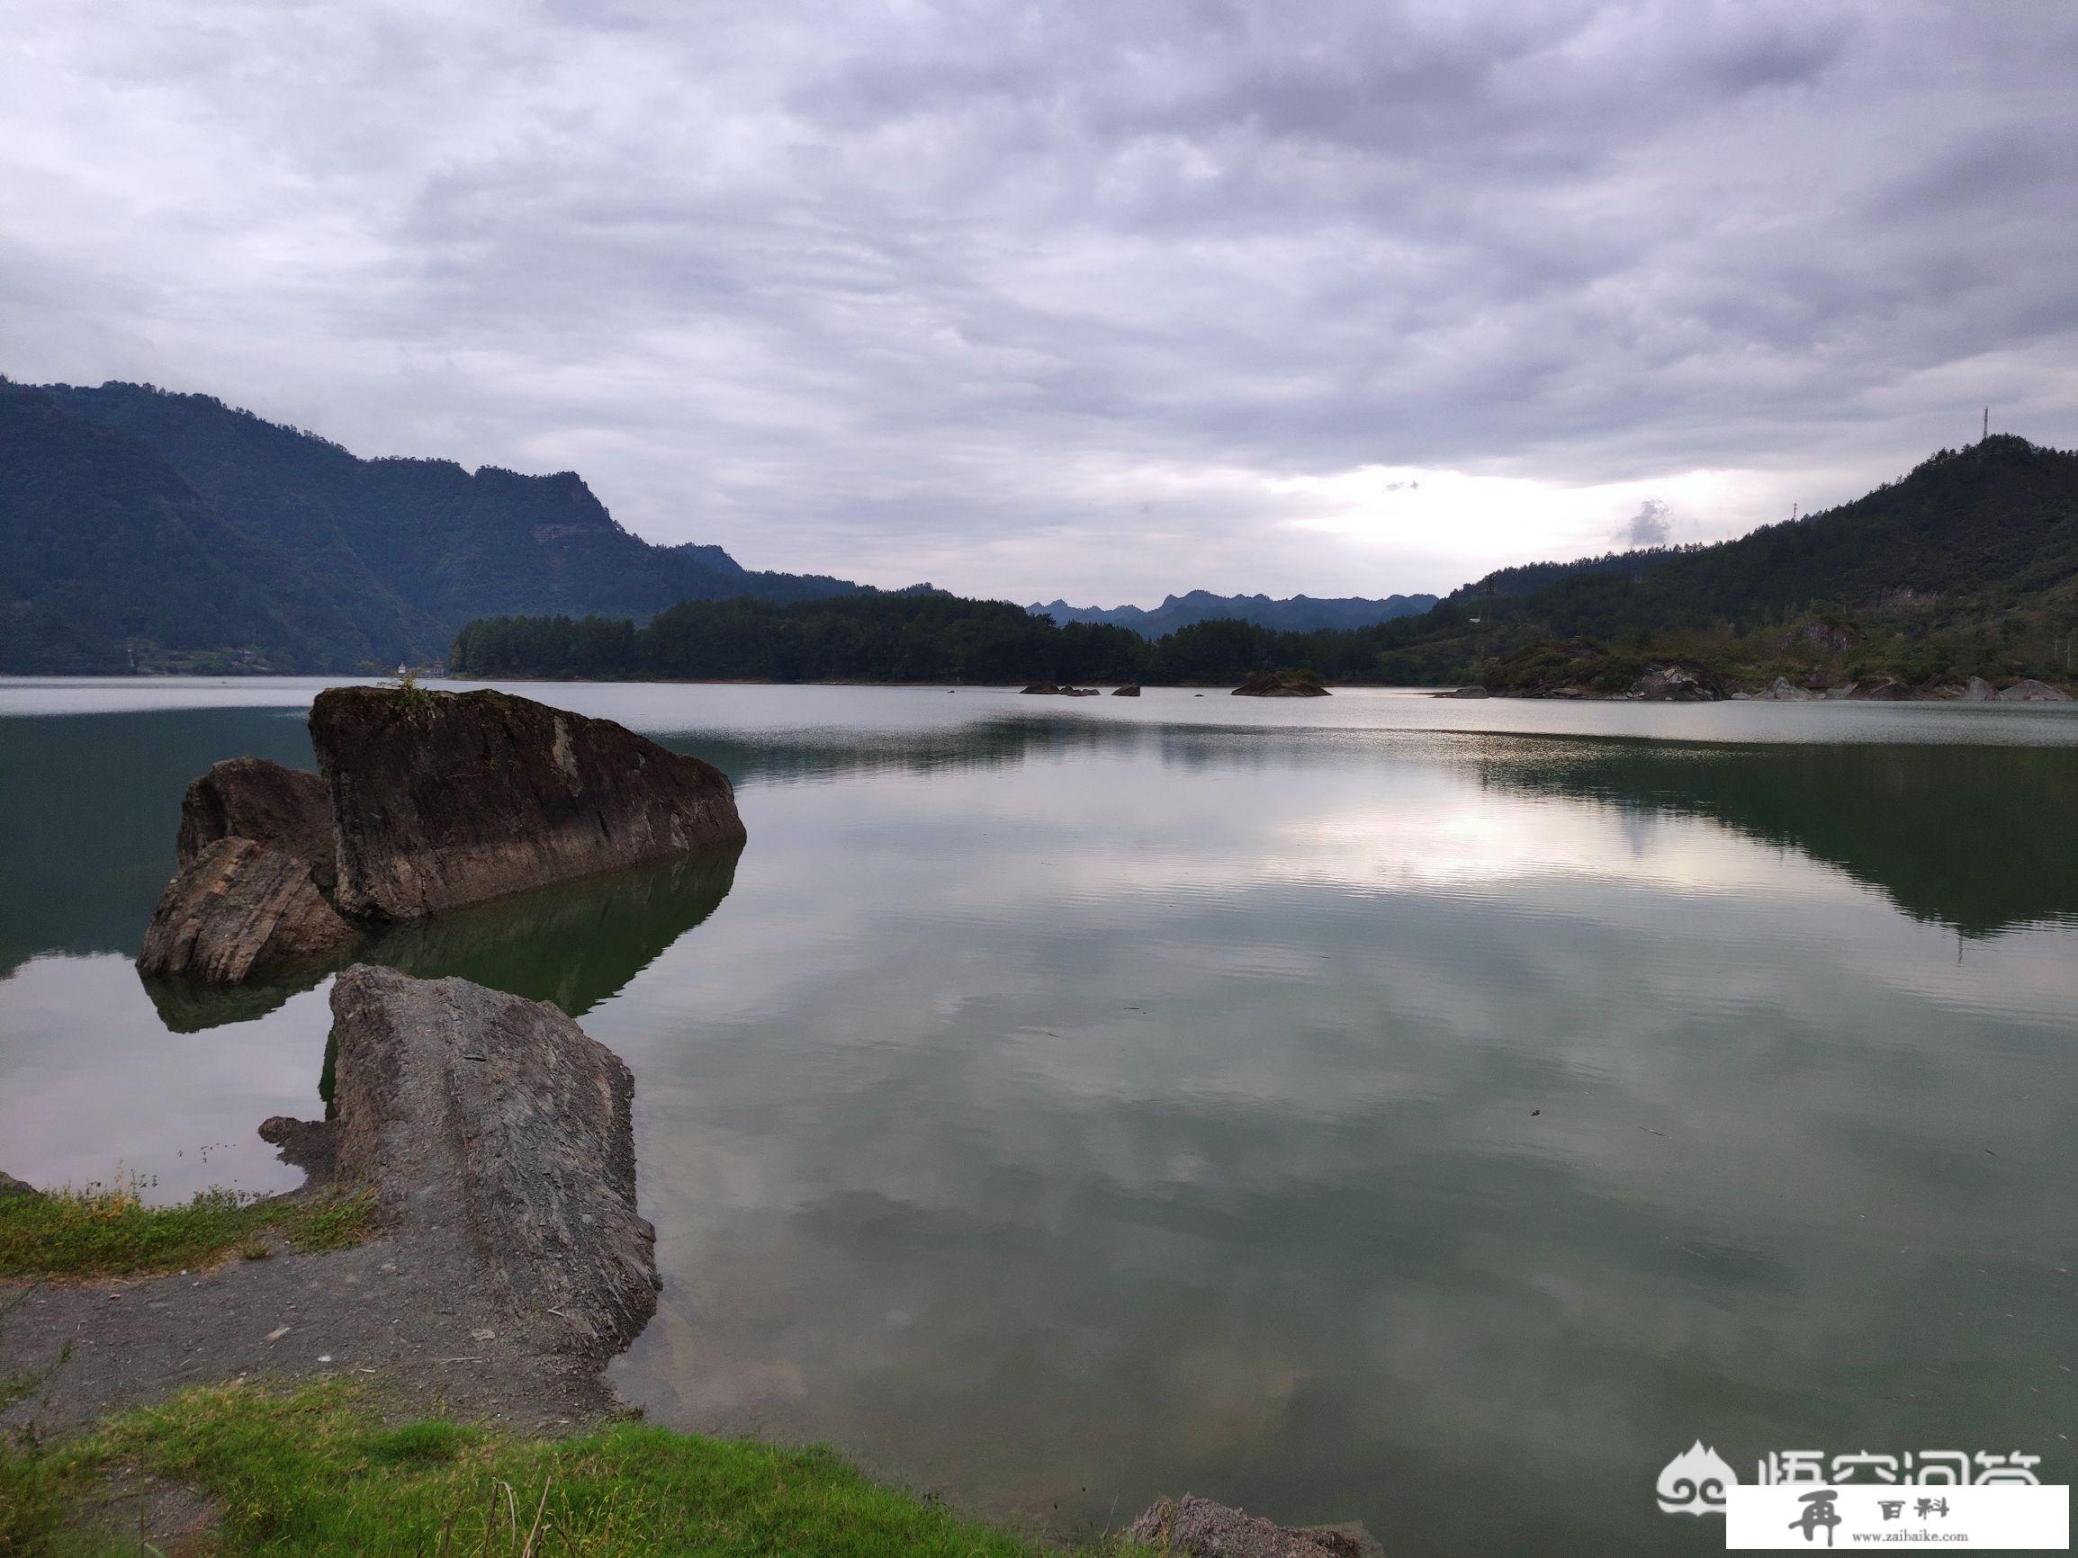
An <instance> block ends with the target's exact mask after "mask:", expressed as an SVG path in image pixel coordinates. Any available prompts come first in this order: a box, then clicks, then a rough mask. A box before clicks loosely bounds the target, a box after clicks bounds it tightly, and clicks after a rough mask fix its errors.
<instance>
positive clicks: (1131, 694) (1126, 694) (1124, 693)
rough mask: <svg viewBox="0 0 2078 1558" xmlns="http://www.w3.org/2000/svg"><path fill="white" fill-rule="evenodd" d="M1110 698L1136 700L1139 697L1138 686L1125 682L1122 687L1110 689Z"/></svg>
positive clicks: (1134, 683) (1137, 684)
mask: <svg viewBox="0 0 2078 1558" xmlns="http://www.w3.org/2000/svg"><path fill="white" fill-rule="evenodd" d="M1111 696H1112V697H1114V698H1137V697H1139V696H1140V684H1139V683H1138V682H1127V683H1126V684H1125V686H1123V687H1114V688H1112V689H1111Z"/></svg>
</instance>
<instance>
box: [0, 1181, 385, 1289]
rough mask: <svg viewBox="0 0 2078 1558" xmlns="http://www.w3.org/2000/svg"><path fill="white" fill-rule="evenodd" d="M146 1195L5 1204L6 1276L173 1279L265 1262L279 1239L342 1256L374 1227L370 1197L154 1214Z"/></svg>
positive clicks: (202, 1205) (169, 1209)
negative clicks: (236, 1261) (160, 1275)
mask: <svg viewBox="0 0 2078 1558" xmlns="http://www.w3.org/2000/svg"><path fill="white" fill-rule="evenodd" d="M139 1190H140V1186H139V1185H138V1184H136V1183H135V1182H118V1183H117V1184H115V1185H113V1186H108V1185H89V1186H87V1187H86V1188H85V1189H84V1190H54V1191H51V1192H50V1193H49V1194H47V1195H35V1196H26V1195H23V1196H7V1197H5V1198H0V1276H6V1277H106V1276H117V1275H123V1274H128V1273H135V1272H153V1271H175V1270H179V1269H182V1268H184V1267H190V1266H199V1265H206V1264H208V1263H209V1262H210V1261H213V1260H216V1259H218V1258H220V1257H222V1256H225V1255H228V1254H232V1253H237V1254H240V1255H244V1256H245V1257H247V1258H248V1259H258V1258H261V1257H264V1256H265V1255H267V1254H268V1253H269V1252H270V1251H271V1250H272V1249H273V1247H274V1245H273V1238H279V1239H282V1240H285V1241H286V1242H288V1243H289V1244H291V1245H293V1246H294V1247H296V1248H297V1249H303V1250H336V1249H340V1248H343V1247H344V1246H346V1245H349V1244H353V1243H356V1242H357V1241H359V1240H360V1239H362V1238H365V1237H366V1236H367V1234H368V1232H369V1230H370V1229H371V1228H372V1227H373V1226H374V1219H375V1203H374V1199H373V1197H371V1196H369V1195H368V1194H366V1193H365V1192H363V1193H356V1194H353V1195H343V1196H304V1197H297V1198H294V1199H288V1200H267V1201H263V1200H258V1199H255V1198H254V1197H251V1196H244V1195H240V1194H238V1193H237V1192H236V1191H231V1190H205V1191H203V1192H202V1193H201V1194H200V1195H198V1196H196V1197H195V1198H194V1199H193V1200H192V1201H188V1202H186V1203H184V1204H182V1205H179V1206H147V1205H145V1203H144V1200H143V1198H142V1196H141V1195H140V1194H139ZM270 1236H272V1237H270Z"/></svg>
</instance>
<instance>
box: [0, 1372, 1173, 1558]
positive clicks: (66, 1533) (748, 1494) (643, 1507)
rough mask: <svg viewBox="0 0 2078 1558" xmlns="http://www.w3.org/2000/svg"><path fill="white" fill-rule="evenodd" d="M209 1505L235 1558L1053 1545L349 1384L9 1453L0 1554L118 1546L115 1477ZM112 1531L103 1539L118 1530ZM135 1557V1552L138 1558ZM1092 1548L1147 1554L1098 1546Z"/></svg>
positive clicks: (230, 1397) (723, 1455)
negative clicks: (455, 1415)
mask: <svg viewBox="0 0 2078 1558" xmlns="http://www.w3.org/2000/svg"><path fill="white" fill-rule="evenodd" d="M116 1468H122V1469H129V1470H142V1471H147V1472H149V1473H151V1474H152V1475H154V1476H156V1477H160V1478H168V1479H174V1480H177V1481H178V1482H181V1483H184V1484H186V1485H188V1486H190V1487H193V1488H195V1489H197V1490H199V1491H201V1492H202V1493H204V1494H206V1495H208V1496H209V1498H210V1499H211V1500H212V1502H213V1503H214V1504H215V1506H216V1508H217V1509H218V1511H219V1512H220V1515H221V1525H220V1527H219V1530H218V1532H217V1536H216V1540H217V1542H218V1544H219V1547H218V1550H219V1551H222V1552H225V1553H371V1554H383V1553H397V1554H405V1553H410V1554H426V1555H443V1554H452V1555H457V1558H459V1555H462V1554H470V1555H485V1558H491V1555H496V1558H566V1555H585V1558H615V1555H621V1554H627V1555H634V1554H650V1553H686V1554H702V1555H712V1558H734V1555H751V1554H758V1555H772V1554H787V1553H807V1554H829V1555H833V1558H912V1555H925V1558H928V1555H934V1554H936V1555H943V1558H1013V1555H1016V1558H1027V1555H1031V1554H1035V1553H1038V1552H1041V1551H1045V1549H1042V1548H1040V1547H1038V1546H1036V1545H1035V1544H1033V1543H1031V1542H1029V1541H1027V1540H1025V1539H1023V1538H1021V1537H1019V1536H1016V1535H1014V1534H1012V1533H1010V1532H1008V1531H1004V1530H1002V1529H1000V1528H997V1527H994V1526H989V1525H984V1524H981V1523H978V1522H975V1521H972V1520H967V1519H963V1518H961V1517H959V1516H956V1515H954V1514H952V1513H950V1512H948V1511H947V1510H945V1509H943V1508H941V1507H939V1506H938V1505H936V1504H934V1503H931V1502H930V1501H928V1500H926V1499H921V1498H918V1497H915V1496H912V1495H910V1494H907V1493H903V1492H900V1491H898V1490H896V1489H893V1488H888V1487H883V1486H881V1485H879V1484H876V1483H874V1482H871V1481H869V1480H867V1478H866V1477H865V1476H864V1475H862V1474H861V1473H860V1472H859V1471H858V1470H857V1469H856V1468H854V1467H852V1466H851V1465H849V1464H848V1463H847V1462H845V1461H844V1460H842V1459H841V1458H839V1457H838V1456H836V1455H834V1454H832V1453H831V1452H829V1451H825V1450H814V1449H810V1450H792V1449H779V1448H775V1447H772V1446H767V1445H759V1444H751V1443H744V1442H737V1441H730V1440H718V1439H706V1438H701V1437H698V1436H696V1435H689V1434H678V1433H672V1432H670V1431H668V1430H665V1429H660V1428H652V1427H647V1426H644V1425H640V1424H635V1423H622V1424H617V1425H614V1426H612V1427H609V1428H605V1429H602V1430H599V1431H597V1432H593V1433H588V1434H584V1435H581V1436H579V1437H575V1438H570V1439H555V1440H549V1439H531V1438H524V1437H520V1436H516V1435H511V1434H507V1433H504V1432H499V1431H492V1430H488V1429H482V1428H473V1427H465V1426H462V1425H459V1424H455V1423H451V1422H445V1421H440V1420H426V1421H419V1422H411V1423H406V1424H403V1425H402V1426H397V1425H394V1424H386V1423H385V1422H384V1421H383V1420H382V1418H381V1416H380V1414H379V1412H378V1411H377V1410H376V1403H375V1400H374V1398H373V1397H372V1396H371V1395H370V1394H369V1393H368V1392H367V1391H366V1390H365V1389H362V1388H357V1387H355V1386H351V1385H348V1384H344V1383H340V1382H326V1383H321V1384H317V1385H312V1386H306V1387H304V1388H302V1389H300V1390H297V1391H295V1392H294V1393H292V1394H287V1395H277V1394H271V1393H269V1392H267V1391H264V1390H262V1389H260V1388H258V1387H255V1386H246V1385H230V1386H220V1387H212V1388H205V1389H196V1390H189V1391H186V1392H184V1393H182V1394H181V1395H178V1396H176V1397H174V1398H172V1399H171V1400H170V1401H168V1402H165V1403H164V1404H162V1405H159V1406H155V1407H148V1408H142V1409H139V1410H136V1411H132V1412H129V1413H125V1414H124V1415H122V1416H120V1417H117V1418H115V1419H113V1420H112V1421H110V1422H109V1423H107V1424H106V1425H104V1426H103V1427H101V1428H100V1429H98V1430H96V1431H95V1432H93V1433H91V1434H89V1435H87V1436H85V1437H83V1438H79V1439H74V1440H70V1441H66V1442H64V1443H61V1444H58V1445H54V1446H48V1447H35V1446H30V1447H21V1446H17V1447H14V1448H12V1449H10V1448H7V1447H5V1446H0V1554H13V1553H27V1552H37V1553H43V1552H51V1553H59V1554H63V1553H68V1552H70V1553H92V1552H107V1551H111V1550H113V1549H112V1548H111V1547H110V1546H109V1545H108V1543H107V1541H106V1540H105V1539H97V1537H96V1535H95V1530H94V1526H93V1524H92V1520H91V1511H92V1507H93V1502H94V1500H95V1499H96V1498H97V1497H98V1496H101V1494H102V1493H103V1490H105V1489H106V1487H107V1486H108V1476H109V1473H110V1472H111V1470H112V1469H116ZM111 1534H112V1533H111ZM131 1540H132V1544H133V1545H132V1546H131V1547H129V1548H128V1549H125V1550H130V1551H134V1550H136V1549H135V1546H134V1541H135V1538H134V1537H133V1538H132V1539H131ZM1082 1551H1084V1552H1085V1553H1107V1554H1123V1553H1126V1552H1132V1551H1138V1549H1133V1548H1129V1547H1125V1546H1122V1545H1120V1544H1117V1543H1115V1542H1109V1541H1107V1542H1106V1543H1105V1544H1104V1545H1102V1546H1100V1547H1095V1548H1084V1549H1082Z"/></svg>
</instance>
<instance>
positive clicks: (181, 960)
mask: <svg viewBox="0 0 2078 1558" xmlns="http://www.w3.org/2000/svg"><path fill="white" fill-rule="evenodd" d="M353 939H354V928H353V927H352V926H351V925H349V924H347V923H346V921H345V920H343V919H341V918H340V917H339V915H338V913H337V912H336V911H335V910H334V909H333V908H332V906H331V905H330V904H329V903H327V902H325V898H324V895H323V894H322V893H320V892H319V891H318V890H317V884H316V883H314V882H313V881H311V879H310V865H309V862H307V861H305V860H303V859H302V858H300V857H299V856H296V855H287V854H283V853H282V852H281V851H280V850H278V849H271V848H269V847H268V846H267V845H265V844H259V843H255V842H254V841H253V840H251V839H249V838H221V839H218V840H216V841H215V842H214V843H212V844H210V845H208V846H206V847H205V848H204V849H203V850H202V852H201V853H200V854H198V855H196V856H195V858H194V859H193V860H191V861H189V862H188V864H187V865H186V866H184V867H183V868H182V869H181V870H180V871H179V872H178V873H177V874H176V875H175V876H174V878H173V880H172V881H171V882H169V883H167V884H166V891H165V892H164V893H163V894H161V895H160V898H159V906H158V908H156V909H155V910H153V911H152V918H151V924H150V925H148V926H147V927H146V928H145V932H144V946H143V948H142V949H141V950H140V951H139V952H138V954H137V970H138V972H139V973H141V974H145V975H147V976H150V975H158V974H172V975H182V976H185V977H187V978H191V979H199V980H203V981H205V982H207V983H211V984H235V983H237V982H238V981H240V980H243V979H246V978H248V977H250V976H251V975H253V974H255V973H266V972H269V971H271V970H278V969H284V968H293V967H295V966H297V965H298V964H306V963H311V962H316V961H320V960H322V959H324V958H325V957H328V956H330V955H332V954H335V953H337V952H339V951H340V950H341V949H342V948H344V947H346V946H347V945H349V944H350V943H351V942H352V941H353Z"/></svg>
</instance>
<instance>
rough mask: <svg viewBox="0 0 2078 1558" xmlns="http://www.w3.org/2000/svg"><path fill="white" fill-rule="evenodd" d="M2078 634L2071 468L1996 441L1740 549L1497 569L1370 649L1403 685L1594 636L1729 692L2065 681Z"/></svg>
mask: <svg viewBox="0 0 2078 1558" xmlns="http://www.w3.org/2000/svg"><path fill="white" fill-rule="evenodd" d="M1814 625H1816V626H1817V627H1818V628H1821V629H1822V630H1823V631H1821V632H1814V631H1812V630H1813V628H1814ZM2074 637H2078V454H2073V453H2070V452H2067V451H2063V450H2056V449H2047V448H2043V447H2041V446H2039V445H2036V444H2032V443H2029V442H2028V441H2027V440H2026V439H2023V438H2015V437H2011V436H1995V437H1991V438H1987V439H1985V440H1984V441H1982V442H1981V443H1977V444H1973V445H1971V446H1969V447H1968V448H1964V449H1944V450H1942V451H1940V452H1939V453H1937V454H1935V455H1933V456H1932V457H1931V458H1929V459H1927V460H1925V461H1923V462H1922V463H1921V464H1920V465H1919V466H1918V467H1916V468H1915V469H1914V470H1913V471H1912V472H1911V473H1910V474H1908V475H1906V476H1905V477H1903V478H1901V479H1900V480H1898V481H1894V482H1889V483H1886V484H1885V485H1883V486H1881V487H1879V488H1877V489H1876V490H1875V491H1874V492H1871V493H1869V494H1867V495H1866V496H1864V497H1861V498H1857V499H1855V500H1854V501H1853V502H1851V503H1845V504H1842V505H1840V506H1839V507H1837V508H1833V509H1827V510H1824V511H1822V512H1819V513H1815V514H1810V515H1806V516H1804V517H1803V518H1801V519H1796V520H1789V521H1785V522H1783V523H1781V524H1775V525H1768V526H1764V527H1763V528H1762V529H1759V530H1756V531H1754V532H1752V533H1751V534H1749V535H1745V536H1741V537H1739V538H1738V539H1736V540H1732V541H1723V542H1719V543H1717V544H1716V545H1713V546H1694V547H1678V548H1671V549H1664V550H1653V551H1643V552H1630V553H1625V554H1621V555H1617V556H1608V557H1597V558H1587V559H1583V560H1582V561H1579V562H1575V563H1564V564H1552V563H1539V564H1532V565H1529V566H1527V567H1522V568H1511V569H1504V570H1502V571H1501V572H1499V573H1495V574H1491V575H1488V576H1487V577H1486V578H1484V579H1481V580H1479V581H1478V582H1476V583H1473V584H1468V585H1466V586H1464V587H1463V588H1462V589H1459V590H1456V591H1454V592H1453V593H1452V594H1451V595H1450V596H1448V597H1447V598H1446V599H1445V600H1444V601H1443V603H1442V604H1441V605H1439V606H1438V607H1437V608H1436V609H1435V610H1434V611H1432V612H1430V613H1429V614H1428V615H1427V616H1426V617H1422V618H1418V619H1414V620H1413V621H1410V622H1406V623H1393V624H1389V625H1388V627H1387V628H1386V629H1385V630H1383V631H1381V633H1380V635H1379V639H1378V644H1377V649H1378V654H1379V656H1380V662H1379V669H1380V671H1381V673H1382V674H1384V675H1385V676H1386V678H1387V679H1388V680H1399V681H1409V682H1424V681H1459V680H1463V681H1470V680H1475V679H1477V678H1479V677H1480V676H1481V674H1482V671H1483V668H1485V667H1487V666H1489V665H1493V664H1495V663H1498V662H1505V661H1508V660H1510V659H1511V658H1514V657H1519V656H1520V655H1521V654H1522V653H1523V651H1525V650H1526V649H1528V648H1530V647H1531V646H1533V645H1535V644H1538V643H1540V642H1542V641H1546V640H1586V641H1588V642H1590V643H1600V644H1604V645H1609V646H1621V647H1623V648H1626V649H1629V650H1652V651H1654V652H1658V653H1662V654H1665V653H1670V652H1681V653H1687V654H1690V655H1693V656H1696V657H1699V658H1705V659H1710V660H1713V661H1716V662H1719V663H1720V664H1721V665H1722V668H1723V669H1724V670H1725V671H1726V672H1727V674H1729V675H1732V676H1734V677H1735V678H1736V677H1739V676H1747V677H1752V676H1757V675H1763V674H1768V675H1772V674H1778V673H1779V674H1789V675H1795V674H1797V673H1798V672H1799V671H1807V672H1808V671H1811V670H1813V669H1814V668H1816V669H1819V670H1822V671H1837V672H1838V673H1839V674H1842V675H1848V674H1855V673H1856V672H1857V669H1859V672H1860V673H1861V674H1882V675H1889V676H1895V677H1897V678H1899V679H1901V680H1903V681H1906V682H1910V683H1918V682H1924V681H1929V680H1934V679H1938V678H1944V677H1945V678H1955V677H1961V676H1967V675H1970V674H1982V675H1985V676H1988V677H1994V678H1996V677H1998V676H2002V675H2003V676H2039V677H2043V678H2047V679H2050V680H2067V679H2068V678H2069V676H2070V675H2071V670H2072V662H2071V660H2070V658H2069V657H2070V654H2071V645H2072V642H2073V639H2074ZM1821 661H1823V662H1825V664H1824V665H1818V662H1821Z"/></svg>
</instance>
